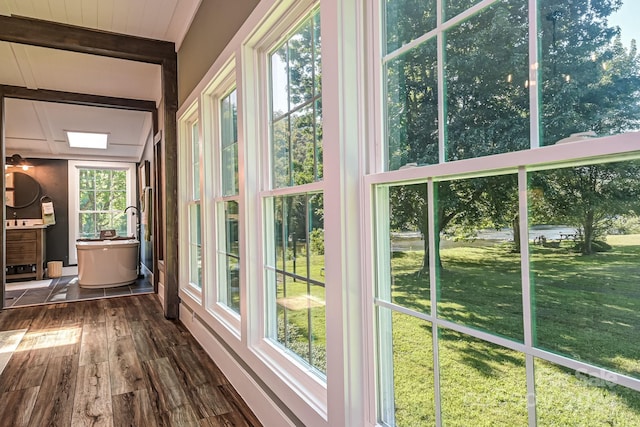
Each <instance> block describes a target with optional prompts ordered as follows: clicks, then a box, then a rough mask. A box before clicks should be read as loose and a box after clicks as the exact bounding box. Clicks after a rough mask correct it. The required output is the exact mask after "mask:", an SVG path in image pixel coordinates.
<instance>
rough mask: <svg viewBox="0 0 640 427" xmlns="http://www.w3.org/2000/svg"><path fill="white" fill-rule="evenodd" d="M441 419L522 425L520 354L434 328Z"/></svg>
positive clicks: (464, 423)
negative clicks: (437, 351)
mask: <svg viewBox="0 0 640 427" xmlns="http://www.w3.org/2000/svg"><path fill="white" fill-rule="evenodd" d="M439 360H440V389H441V395H442V424H443V425H446V426H460V427H467V426H527V425H528V413H527V384H526V373H525V360H524V355H523V354H521V353H518V352H515V351H512V350H508V349H506V348H503V347H500V346H497V345H494V344H490V343H488V342H485V341H481V340H478V339H474V338H472V337H470V336H466V335H463V334H460V333H458V332H454V331H451V330H447V329H440V330H439Z"/></svg>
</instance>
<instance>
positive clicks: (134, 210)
mask: <svg viewBox="0 0 640 427" xmlns="http://www.w3.org/2000/svg"><path fill="white" fill-rule="evenodd" d="M129 209H132V212H131V215H133V216H135V217H136V238H138V239H140V236H139V234H140V209H138V207H137V206H134V205H131V206H127V207H126V209H125V210H124V213H125V214H126V213H127V211H128V210H129Z"/></svg>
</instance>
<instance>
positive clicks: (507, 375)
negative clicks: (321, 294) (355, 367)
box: [384, 235, 640, 427]
mask: <svg viewBox="0 0 640 427" xmlns="http://www.w3.org/2000/svg"><path fill="white" fill-rule="evenodd" d="M608 243H609V244H611V245H612V246H613V250H611V251H609V252H606V253H598V254H595V255H591V256H582V255H580V254H577V253H574V252H572V251H571V250H570V246H571V245H572V243H570V242H563V245H561V246H560V247H559V248H542V247H537V246H536V247H533V248H532V254H531V259H530V269H531V272H530V273H531V274H530V278H531V283H532V296H533V307H532V308H533V310H532V311H533V314H534V325H535V327H534V341H535V343H536V345H537V346H538V347H540V348H543V349H546V350H549V351H552V352H555V353H559V354H562V355H565V356H567V357H571V358H574V359H578V360H581V361H584V362H588V363H592V364H594V365H595V366H600V367H605V368H607V369H610V370H612V371H615V372H618V373H620V374H624V375H629V376H632V377H635V378H640V340H638V334H639V332H638V331H640V310H639V309H640V289H639V287H640V282H639V281H638V278H639V277H640V274H638V273H640V264H639V262H638V261H639V260H640V236H639V235H627V236H610V237H609V239H608ZM441 259H442V264H443V270H441V271H440V272H439V275H438V279H439V282H438V283H439V286H438V294H439V301H438V315H439V317H442V318H445V319H447V320H452V321H455V322H457V323H462V324H465V325H467V326H470V327H472V328H476V329H481V330H484V331H487V332H490V333H492V334H495V335H500V336H503V337H507V338H509V339H512V340H514V341H518V342H523V337H524V329H523V328H524V326H523V320H522V284H521V283H522V281H521V265H520V256H519V254H516V253H512V252H511V247H510V245H508V244H495V243H492V242H485V243H482V242H477V241H476V242H474V243H473V244H469V245H457V246H455V245H454V246H453V247H449V248H446V249H442V250H441ZM421 263H422V252H421V251H405V252H401V253H396V254H395V256H394V257H393V259H392V272H393V290H392V291H393V295H392V298H393V301H394V302H395V303H398V304H401V305H403V306H405V307H408V308H411V309H413V310H417V311H423V312H426V313H429V312H430V310H431V302H430V301H429V283H428V276H427V275H425V274H419V270H420V267H421ZM384 310H386V309H384ZM392 322H393V344H394V386H395V404H396V412H395V416H396V425H398V426H411V427H413V426H423V425H433V423H434V419H435V411H434V391H433V390H434V389H433V354H432V328H431V325H430V324H429V323H428V322H425V321H423V320H420V319H417V318H415V317H413V316H408V315H405V314H401V313H395V312H394V313H393V314H392ZM438 351H439V363H440V387H441V396H442V416H443V424H445V425H447V426H500V425H505V426H526V425H527V423H528V420H527V417H528V415H527V406H528V405H531V404H535V406H536V410H537V419H538V425H544V426H638V425H640V393H638V392H635V391H633V390H630V389H626V388H624V387H620V386H614V385H613V384H611V383H609V382H607V381H603V380H600V379H596V378H594V377H591V376H589V375H588V374H586V373H582V372H574V371H571V370H567V369H565V368H562V367H559V366H556V365H553V364H551V363H549V362H546V361H544V360H537V359H536V360H535V361H534V366H535V384H536V390H535V394H534V395H531V396H529V395H528V394H527V388H526V375H525V357H524V355H523V354H521V353H518V352H515V351H512V350H509V349H506V348H502V347H500V346H496V345H494V344H490V343H487V342H484V341H481V340H477V339H473V338H471V337H469V336H463V335H462V334H459V333H457V332H454V331H450V330H446V329H440V330H439V347H438Z"/></svg>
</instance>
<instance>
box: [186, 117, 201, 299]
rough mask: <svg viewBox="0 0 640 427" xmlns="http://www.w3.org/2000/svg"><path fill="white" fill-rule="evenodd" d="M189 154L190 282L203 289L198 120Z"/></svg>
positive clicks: (192, 130)
mask: <svg viewBox="0 0 640 427" xmlns="http://www.w3.org/2000/svg"><path fill="white" fill-rule="evenodd" d="M189 135H190V137H191V138H190V146H189V154H190V160H191V170H190V174H189V178H190V184H191V185H190V188H189V195H190V200H189V202H188V211H189V220H188V221H189V223H188V227H189V283H190V284H191V285H193V286H194V287H195V288H197V289H202V227H201V220H200V218H201V212H200V210H201V209H200V142H199V141H200V135H199V132H198V122H193V123H191V125H190V132H189Z"/></svg>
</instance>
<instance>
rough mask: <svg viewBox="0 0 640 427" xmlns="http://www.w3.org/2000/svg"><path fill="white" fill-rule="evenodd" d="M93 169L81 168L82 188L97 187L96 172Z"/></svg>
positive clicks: (91, 188)
mask: <svg viewBox="0 0 640 427" xmlns="http://www.w3.org/2000/svg"><path fill="white" fill-rule="evenodd" d="M94 172H95V171H94V170H92V169H80V189H81V190H93V189H94V188H95V174H94Z"/></svg>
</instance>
